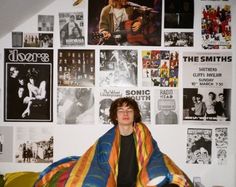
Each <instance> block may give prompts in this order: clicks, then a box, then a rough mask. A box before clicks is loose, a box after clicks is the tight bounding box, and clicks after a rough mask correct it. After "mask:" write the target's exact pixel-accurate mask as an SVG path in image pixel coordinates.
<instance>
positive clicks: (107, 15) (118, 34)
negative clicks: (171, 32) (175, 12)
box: [88, 0, 162, 46]
mask: <svg viewBox="0 0 236 187" xmlns="http://www.w3.org/2000/svg"><path fill="white" fill-rule="evenodd" d="M161 9H162V1H161V0H151V1H140V0H132V1H127V0H125V1H123V0H122V1H121V0H119V1H117V0H116V1H115V0H111V1H92V0H89V10H88V44H91V45H133V46H134V45H135V46H137V45H147V46H160V45H161V14H162V10H161Z"/></svg>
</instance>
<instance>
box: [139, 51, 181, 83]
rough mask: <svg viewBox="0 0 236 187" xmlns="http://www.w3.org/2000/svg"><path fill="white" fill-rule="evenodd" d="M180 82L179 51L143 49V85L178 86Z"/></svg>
mask: <svg viewBox="0 0 236 187" xmlns="http://www.w3.org/2000/svg"><path fill="white" fill-rule="evenodd" d="M178 82H179V52H177V51H162V50H161V51H160V50H148V51H142V85H143V86H154V87H177V86H178Z"/></svg>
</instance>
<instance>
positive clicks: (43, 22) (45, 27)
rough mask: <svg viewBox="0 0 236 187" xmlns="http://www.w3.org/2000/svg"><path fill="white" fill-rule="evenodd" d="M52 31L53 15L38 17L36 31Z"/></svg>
mask: <svg viewBox="0 0 236 187" xmlns="http://www.w3.org/2000/svg"><path fill="white" fill-rule="evenodd" d="M53 30H54V16H53V15H38V31H50V32H52V31H53Z"/></svg>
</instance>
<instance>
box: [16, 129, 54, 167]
mask: <svg viewBox="0 0 236 187" xmlns="http://www.w3.org/2000/svg"><path fill="white" fill-rule="evenodd" d="M53 143H54V137H53V131H52V128H48V127H23V126H22V127H17V128H16V134H15V162H16V163H52V162H53V152H54V146H53Z"/></svg>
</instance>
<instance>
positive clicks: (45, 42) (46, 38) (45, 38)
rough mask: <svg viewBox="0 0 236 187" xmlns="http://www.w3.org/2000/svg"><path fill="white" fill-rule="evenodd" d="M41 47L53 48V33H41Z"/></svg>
mask: <svg viewBox="0 0 236 187" xmlns="http://www.w3.org/2000/svg"><path fill="white" fill-rule="evenodd" d="M39 47H40V48H52V47H53V34H52V33H39Z"/></svg>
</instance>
